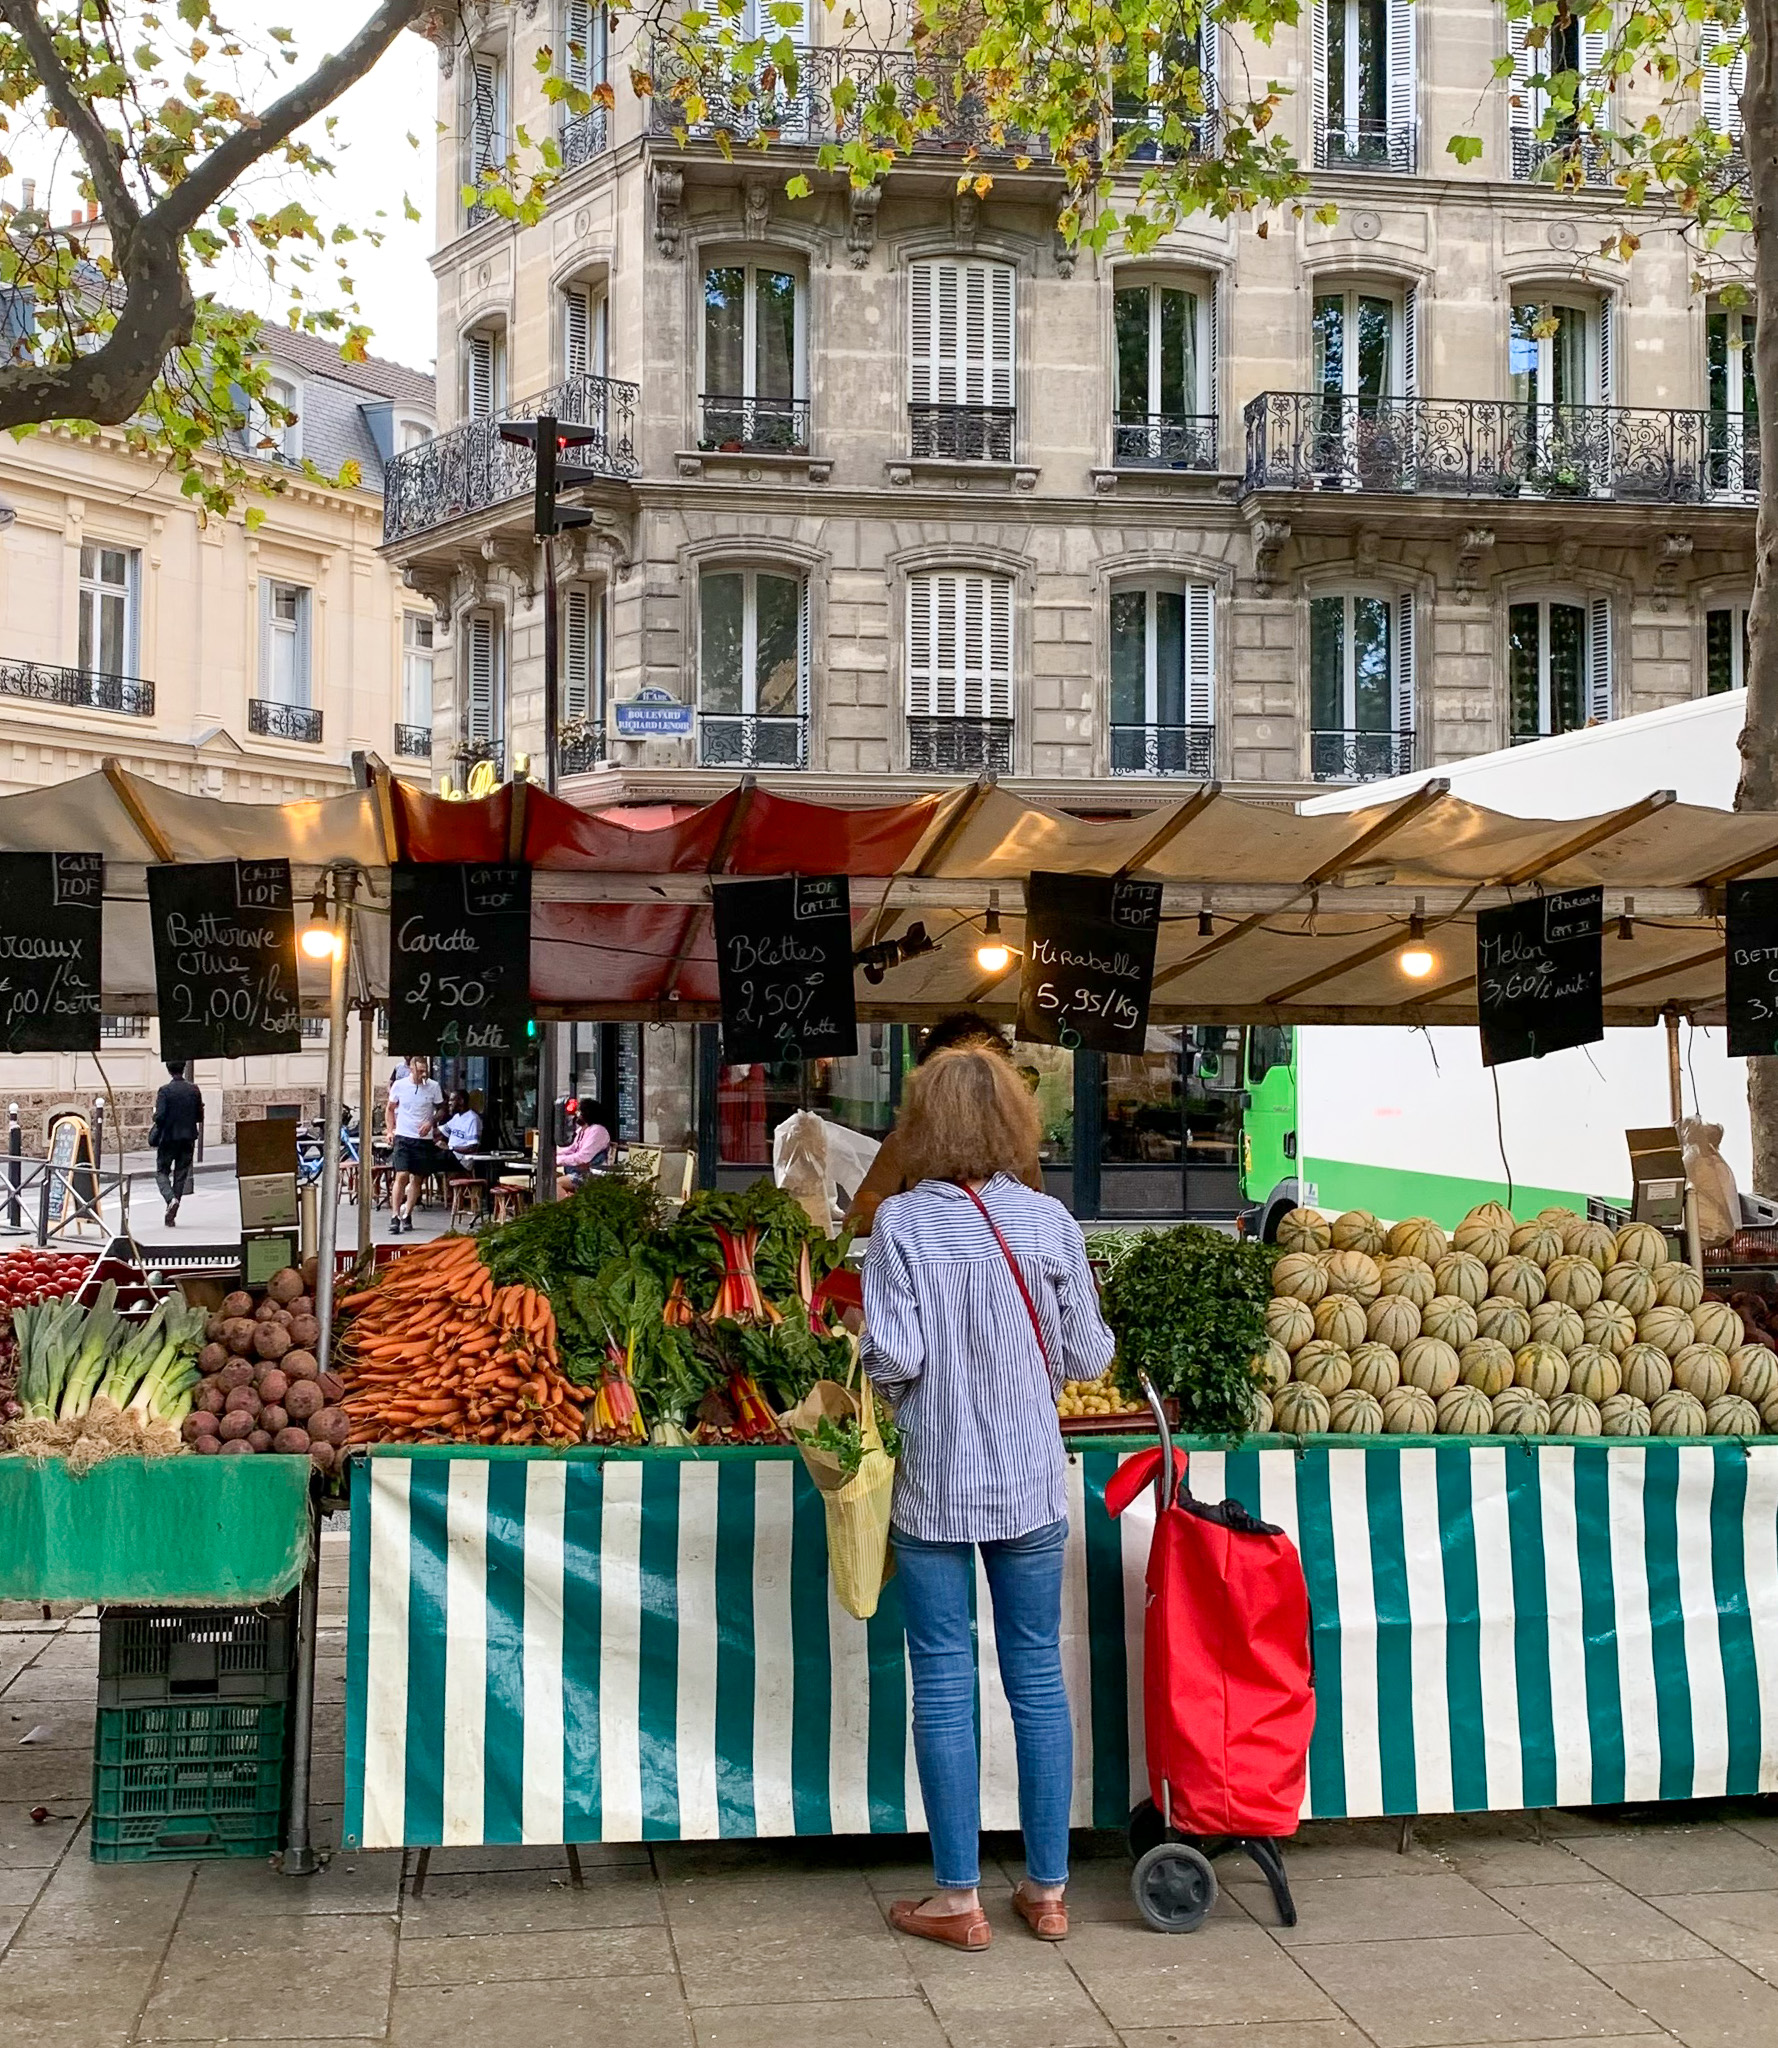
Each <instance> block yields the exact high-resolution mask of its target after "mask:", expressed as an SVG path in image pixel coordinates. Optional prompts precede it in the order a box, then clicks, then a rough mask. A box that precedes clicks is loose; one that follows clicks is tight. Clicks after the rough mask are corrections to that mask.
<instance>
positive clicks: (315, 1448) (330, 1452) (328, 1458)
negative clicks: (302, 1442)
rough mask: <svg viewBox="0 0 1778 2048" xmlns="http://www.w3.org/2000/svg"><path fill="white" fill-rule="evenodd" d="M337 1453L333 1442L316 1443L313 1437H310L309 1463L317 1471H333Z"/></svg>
mask: <svg viewBox="0 0 1778 2048" xmlns="http://www.w3.org/2000/svg"><path fill="white" fill-rule="evenodd" d="M336 1455H337V1454H336V1453H335V1451H334V1448H333V1446H332V1444H328V1443H316V1442H315V1441H314V1440H313V1438H311V1439H310V1442H309V1463H310V1464H311V1465H313V1466H314V1468H315V1469H316V1471H317V1472H331V1471H332V1470H333V1467H334V1459H335V1457H336Z"/></svg>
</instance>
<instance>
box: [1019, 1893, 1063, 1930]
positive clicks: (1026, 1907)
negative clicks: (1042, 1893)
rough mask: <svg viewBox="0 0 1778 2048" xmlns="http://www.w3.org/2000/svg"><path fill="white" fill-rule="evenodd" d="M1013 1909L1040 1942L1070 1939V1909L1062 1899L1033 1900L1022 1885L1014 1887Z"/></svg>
mask: <svg viewBox="0 0 1778 2048" xmlns="http://www.w3.org/2000/svg"><path fill="white" fill-rule="evenodd" d="M1012 1902H1013V1908H1014V1910H1015V1911H1016V1912H1017V1914H1018V1916H1019V1918H1020V1919H1021V1920H1023V1921H1024V1923H1025V1925H1026V1926H1027V1927H1029V1928H1030V1930H1031V1932H1032V1933H1033V1934H1035V1935H1036V1937H1037V1938H1038V1940H1039V1941H1066V1940H1067V1939H1068V1908H1067V1906H1066V1905H1065V1904H1064V1903H1063V1901H1062V1900H1061V1899H1034V1898H1031V1897H1030V1896H1029V1895H1028V1894H1027V1893H1026V1890H1025V1887H1024V1886H1023V1885H1022V1884H1021V1885H1015V1886H1014V1887H1013V1895H1012Z"/></svg>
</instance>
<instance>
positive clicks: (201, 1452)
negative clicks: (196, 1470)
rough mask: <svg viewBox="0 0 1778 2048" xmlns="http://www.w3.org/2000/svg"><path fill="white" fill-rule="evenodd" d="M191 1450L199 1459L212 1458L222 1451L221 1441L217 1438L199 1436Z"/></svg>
mask: <svg viewBox="0 0 1778 2048" xmlns="http://www.w3.org/2000/svg"><path fill="white" fill-rule="evenodd" d="M192 1449H193V1450H194V1451H196V1452H197V1454H198V1456H199V1457H200V1458H213V1457H215V1455H216V1453H217V1452H218V1451H219V1450H221V1449H222V1439H221V1437H219V1436H201V1437H199V1438H198V1439H197V1440H196V1442H195V1443H193V1445H192Z"/></svg>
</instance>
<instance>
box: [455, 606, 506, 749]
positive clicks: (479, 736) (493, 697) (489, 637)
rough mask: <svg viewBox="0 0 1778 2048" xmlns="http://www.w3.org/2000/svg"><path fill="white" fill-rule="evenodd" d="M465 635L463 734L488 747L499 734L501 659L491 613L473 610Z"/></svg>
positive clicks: (470, 742)
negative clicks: (498, 653) (465, 668)
mask: <svg viewBox="0 0 1778 2048" xmlns="http://www.w3.org/2000/svg"><path fill="white" fill-rule="evenodd" d="M467 626H468V630H467V632H466V633H465V635H464V638H465V640H466V642H467V645H466V648H465V653H464V661H465V664H466V667H467V669H468V673H467V675H466V676H465V678H464V694H463V737H464V739H465V740H467V741H468V742H469V744H470V745H471V746H488V745H491V744H492V742H493V741H494V740H495V739H497V738H498V737H499V722H498V716H497V714H498V709H499V699H498V688H499V672H498V659H497V652H496V647H495V640H494V619H493V616H492V614H490V613H488V612H472V613H471V614H470V616H469V619H468V622H467Z"/></svg>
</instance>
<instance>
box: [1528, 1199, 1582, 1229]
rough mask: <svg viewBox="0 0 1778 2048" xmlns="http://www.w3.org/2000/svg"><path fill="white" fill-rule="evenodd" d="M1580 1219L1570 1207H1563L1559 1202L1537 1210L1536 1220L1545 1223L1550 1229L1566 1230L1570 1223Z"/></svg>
mask: <svg viewBox="0 0 1778 2048" xmlns="http://www.w3.org/2000/svg"><path fill="white" fill-rule="evenodd" d="M1580 1220H1581V1219H1580V1218H1579V1217H1578V1216H1577V1215H1576V1214H1575V1212H1574V1211H1573V1210H1572V1209H1564V1208H1563V1207H1561V1205H1560V1204H1559V1203H1557V1204H1552V1205H1551V1206H1550V1207H1549V1208H1547V1209H1539V1210H1538V1212H1537V1221H1538V1222H1539V1223H1547V1224H1548V1225H1549V1226H1550V1228H1551V1229H1552V1230H1566V1229H1567V1228H1568V1227H1569V1225H1570V1224H1572V1223H1578V1222H1579V1221H1580Z"/></svg>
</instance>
